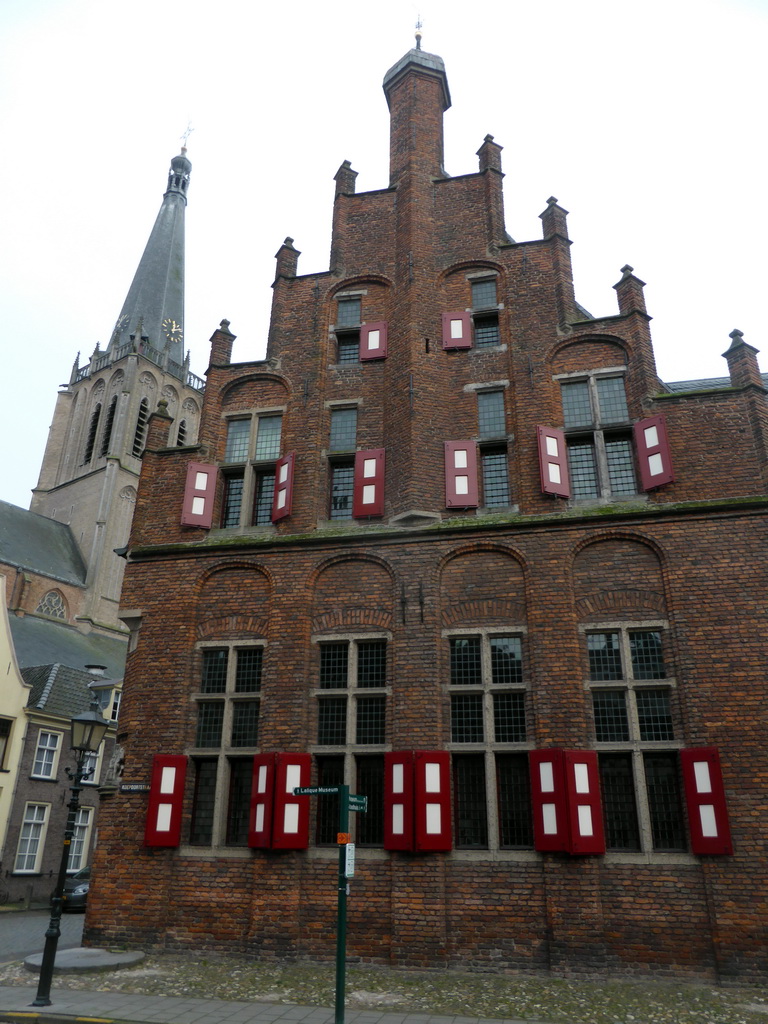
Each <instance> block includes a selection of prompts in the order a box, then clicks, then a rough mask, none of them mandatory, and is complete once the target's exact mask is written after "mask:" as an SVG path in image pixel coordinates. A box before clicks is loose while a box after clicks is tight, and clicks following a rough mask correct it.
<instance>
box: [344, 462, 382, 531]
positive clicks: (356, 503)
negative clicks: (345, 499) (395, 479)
mask: <svg viewBox="0 0 768 1024" xmlns="http://www.w3.org/2000/svg"><path fill="white" fill-rule="evenodd" d="M383 514H384V449H383V448H371V449H370V451H367V452H358V453H357V454H356V455H355V481H354V487H353V491H352V515H353V517H354V518H355V519H365V518H366V517H367V516H380V515H383Z"/></svg>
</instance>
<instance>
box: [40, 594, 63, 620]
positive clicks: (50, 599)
mask: <svg viewBox="0 0 768 1024" xmlns="http://www.w3.org/2000/svg"><path fill="white" fill-rule="evenodd" d="M35 611H36V612H38V613H39V614H40V615H49V616H50V617H51V618H52V619H66V617H67V606H66V604H65V603H64V598H63V597H62V596H61V594H60V593H59V592H58V590H49V591H48V593H47V594H45V595H44V596H43V597H41V598H40V603H39V604H38V606H37V608H35Z"/></svg>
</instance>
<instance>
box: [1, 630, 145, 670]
mask: <svg viewBox="0 0 768 1024" xmlns="http://www.w3.org/2000/svg"><path fill="white" fill-rule="evenodd" d="M9 619H10V624H11V636H12V637H13V645H14V647H15V648H16V659H17V661H18V663H19V666H20V667H21V668H22V669H24V668H29V667H30V666H32V665H53V664H56V663H60V664H63V665H69V666H71V667H72V668H73V669H80V670H84V669H85V666H86V665H104V666H105V667H106V670H107V675H108V676H111V677H113V678H119V677H122V675H123V673H124V672H125V658H126V655H127V653H128V641H127V639H126V640H121V639H119V638H118V637H111V636H102V635H101V634H100V633H81V632H80V631H79V630H78V629H74V628H73V627H72V626H67V625H65V624H64V623H62V622H57V621H56V620H55V619H43V618H38V617H37V616H34V615H24V616H23V617H19V616H16V615H11V616H9ZM23 674H24V673H22V675H23Z"/></svg>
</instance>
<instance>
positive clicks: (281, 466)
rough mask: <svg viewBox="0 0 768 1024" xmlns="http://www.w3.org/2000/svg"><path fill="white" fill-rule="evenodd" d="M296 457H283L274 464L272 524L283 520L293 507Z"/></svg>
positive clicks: (292, 455)
mask: <svg viewBox="0 0 768 1024" xmlns="http://www.w3.org/2000/svg"><path fill="white" fill-rule="evenodd" d="M295 461H296V455H295V454H294V452H291V453H290V455H284V456H283V457H282V459H278V460H277V462H276V463H275V493H274V497H273V498H272V522H273V523H276V522H278V521H279V520H280V519H285V517H286V516H289V515H290V514H291V508H292V507H293V467H294V463H295Z"/></svg>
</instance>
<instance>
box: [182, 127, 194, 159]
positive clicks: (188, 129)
mask: <svg viewBox="0 0 768 1024" xmlns="http://www.w3.org/2000/svg"><path fill="white" fill-rule="evenodd" d="M194 130H195V129H194V128H193V127H192V122H191V121H187V127H186V129H185V130H184V132H183V134H182V136H181V148H182V150H183V151H184V152H185V153H186V151H187V139H188V138H189V136H190V135H191V134H192V132H193V131H194Z"/></svg>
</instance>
